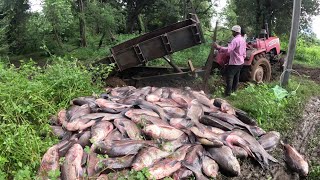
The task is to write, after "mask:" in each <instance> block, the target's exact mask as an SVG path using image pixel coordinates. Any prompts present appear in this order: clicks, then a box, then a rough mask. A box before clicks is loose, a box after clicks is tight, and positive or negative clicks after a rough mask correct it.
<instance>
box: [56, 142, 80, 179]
mask: <svg viewBox="0 0 320 180" xmlns="http://www.w3.org/2000/svg"><path fill="white" fill-rule="evenodd" d="M82 156H83V149H82V147H81V145H80V144H74V145H73V146H72V147H71V148H70V149H69V151H68V152H67V154H66V157H65V160H64V163H63V165H62V168H61V178H62V179H63V180H74V179H81V178H82V177H83V175H84V173H83V169H82V167H81V160H82Z"/></svg>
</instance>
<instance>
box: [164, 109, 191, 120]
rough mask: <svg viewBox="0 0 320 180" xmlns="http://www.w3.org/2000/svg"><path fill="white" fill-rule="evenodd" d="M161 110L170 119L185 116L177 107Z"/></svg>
mask: <svg viewBox="0 0 320 180" xmlns="http://www.w3.org/2000/svg"><path fill="white" fill-rule="evenodd" d="M163 110H164V112H165V113H166V114H168V115H169V117H170V118H182V117H184V116H185V115H186V112H185V111H184V110H183V109H181V108H178V107H163Z"/></svg>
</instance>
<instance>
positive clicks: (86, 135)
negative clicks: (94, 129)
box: [78, 131, 91, 148]
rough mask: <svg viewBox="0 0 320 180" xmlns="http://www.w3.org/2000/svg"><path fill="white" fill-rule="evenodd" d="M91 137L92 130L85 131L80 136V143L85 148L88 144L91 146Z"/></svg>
mask: <svg viewBox="0 0 320 180" xmlns="http://www.w3.org/2000/svg"><path fill="white" fill-rule="evenodd" d="M90 138H91V131H85V132H83V134H82V135H81V136H80V137H79V141H78V143H79V144H80V145H81V146H82V147H83V148H85V147H86V146H89V145H90V144H91V142H90Z"/></svg>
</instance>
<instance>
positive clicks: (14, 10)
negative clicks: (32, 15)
mask: <svg viewBox="0 0 320 180" xmlns="http://www.w3.org/2000/svg"><path fill="white" fill-rule="evenodd" d="M28 9H29V5H28V2H27V1H25V0H4V1H2V3H1V9H0V12H1V18H0V20H1V29H2V31H3V32H4V33H5V40H6V43H7V44H8V46H9V52H10V53H14V54H18V53H21V50H22V49H23V47H24V46H25V42H24V30H25V26H26V21H27V17H28V13H27V10H28Z"/></svg>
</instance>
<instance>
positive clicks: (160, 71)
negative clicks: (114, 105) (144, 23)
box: [98, 14, 205, 85]
mask: <svg viewBox="0 0 320 180" xmlns="http://www.w3.org/2000/svg"><path fill="white" fill-rule="evenodd" d="M204 42H205V40H204V37H203V33H202V30H201V25H200V21H199V19H198V17H197V15H196V14H189V15H188V16H187V19H186V20H184V21H181V22H178V23H175V24H171V25H169V26H166V27H163V28H160V29H157V30H155V31H153V32H149V33H146V34H144V35H141V36H139V37H136V38H133V39H131V40H128V41H125V42H123V43H121V44H118V45H116V46H114V47H112V48H111V49H110V51H111V55H110V56H108V57H106V58H104V59H102V60H100V61H98V63H102V64H111V63H113V64H114V65H115V69H114V72H113V73H112V76H113V77H118V78H120V79H122V80H123V81H125V82H126V83H129V84H130V85H135V84H136V83H139V82H141V81H152V80H156V79H158V78H161V79H164V78H172V77H185V78H187V77H196V76H199V75H200V76H202V75H203V73H204V70H202V69H195V68H193V66H192V62H191V61H189V62H188V64H189V67H188V68H181V67H178V66H177V65H175V64H174V62H173V60H172V59H171V58H170V55H171V54H173V53H175V52H178V51H181V50H184V49H187V48H190V47H193V46H196V45H199V44H202V43H204ZM158 58H162V59H164V60H165V61H166V62H168V64H169V65H170V66H171V67H172V68H165V67H149V66H146V63H147V62H149V61H152V60H155V59H158Z"/></svg>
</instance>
